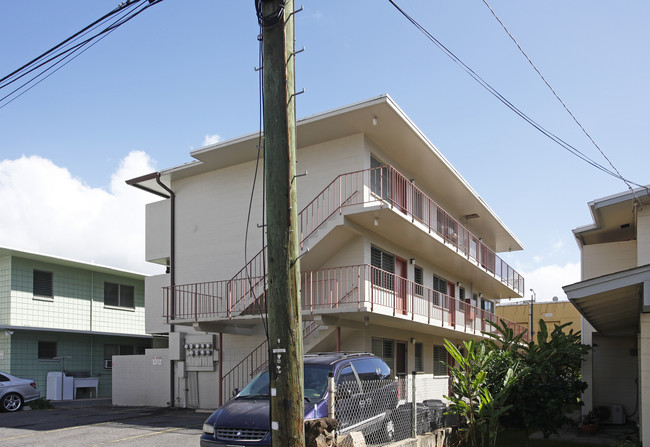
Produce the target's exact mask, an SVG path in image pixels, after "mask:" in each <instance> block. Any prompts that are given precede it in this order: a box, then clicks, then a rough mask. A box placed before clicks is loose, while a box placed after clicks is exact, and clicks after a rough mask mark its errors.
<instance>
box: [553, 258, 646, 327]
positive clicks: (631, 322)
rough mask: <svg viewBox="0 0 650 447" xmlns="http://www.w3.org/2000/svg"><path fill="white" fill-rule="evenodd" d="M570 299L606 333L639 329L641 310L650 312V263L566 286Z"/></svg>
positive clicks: (588, 319)
mask: <svg viewBox="0 0 650 447" xmlns="http://www.w3.org/2000/svg"><path fill="white" fill-rule="evenodd" d="M563 289H564V292H565V293H566V294H567V297H568V298H569V301H571V302H572V303H573V305H574V306H575V307H576V308H577V309H578V311H579V312H580V313H581V314H582V316H583V317H585V319H586V320H587V321H588V322H589V323H590V324H591V325H592V326H593V327H594V329H596V330H597V331H598V332H599V333H601V334H603V335H610V336H628V335H635V334H637V333H638V331H639V314H640V313H641V312H650V264H648V265H644V266H641V267H635V268H632V269H629V270H624V271H621V272H616V273H611V274H609V275H604V276H599V277H597V278H592V279H588V280H586V281H581V282H578V283H575V284H571V285H568V286H564V287H563Z"/></svg>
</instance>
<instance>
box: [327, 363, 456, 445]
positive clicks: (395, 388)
mask: <svg viewBox="0 0 650 447" xmlns="http://www.w3.org/2000/svg"><path fill="white" fill-rule="evenodd" d="M447 390H448V377H447V376H442V377H441V376H433V375H431V374H419V375H418V374H413V375H411V376H406V377H403V378H399V379H395V380H367V381H360V380H350V381H344V382H340V383H337V384H334V381H333V380H331V382H330V393H331V394H330V395H333V396H336V399H335V403H334V408H333V409H332V410H333V412H334V417H335V418H336V419H337V421H338V423H339V433H340V434H345V433H349V432H354V431H357V432H361V433H363V435H364V437H365V439H366V442H367V443H368V444H369V445H384V444H387V443H390V442H392V441H397V440H400V439H406V438H410V437H414V436H416V435H421V434H424V433H427V432H431V431H433V430H436V429H438V428H441V427H446V426H451V425H455V424H454V422H455V421H454V420H453V418H451V417H450V416H449V415H445V414H444V413H445V412H446V411H447V404H446V401H445V399H444V398H443V395H446V394H447Z"/></svg>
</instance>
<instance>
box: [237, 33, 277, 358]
mask: <svg viewBox="0 0 650 447" xmlns="http://www.w3.org/2000/svg"><path fill="white" fill-rule="evenodd" d="M257 40H258V42H259V51H258V54H259V61H258V63H259V68H258V83H259V85H258V89H259V133H258V139H257V160H256V162H255V173H254V176H253V185H252V187H251V195H250V199H249V203H248V216H247V218H246V232H245V235H244V265H248V263H249V261H248V232H249V228H250V220H251V214H252V209H253V197H254V195H255V185H256V184H257V176H258V170H259V165H260V157H261V154H262V150H263V149H264V136H263V128H264V67H263V63H264V45H263V42H262V27H261V26H260V34H259V35H258V39H257ZM265 160H266V158H265V157H262V250H265V248H266V239H265V235H266V222H265V219H266V209H265V205H266V177H265V172H266V167H265ZM251 268H252V266H251ZM262 270H263V272H262V282H263V285H262V290H263V291H264V294H265V296H266V297H267V299H265V300H264V302H265V308H264V309H263V308H262V306H261V304H260V302H259V297H257V296H255V286H254V284H253V280H252V278H251V272H250V269H249V268H247V269H246V278H247V280H248V285H249V293H250V295H251V296H252V297H253V302H254V303H255V305H256V307H257V310H258V312H259V314H260V318H261V319H262V325H263V327H264V334H265V336H266V340H267V342H268V340H269V329H268V294H267V293H266V290H267V283H266V280H267V277H266V276H267V272H266V256H265V253H264V252H263V251H262ZM265 313H266V315H267V316H266V317H265V316H264V314H265ZM269 346H270V343H269ZM270 358H271V357H270V355H269V359H270Z"/></svg>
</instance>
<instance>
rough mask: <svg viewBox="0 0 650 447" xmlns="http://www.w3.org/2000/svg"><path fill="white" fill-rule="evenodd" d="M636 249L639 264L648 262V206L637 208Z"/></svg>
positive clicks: (649, 213) (649, 229)
mask: <svg viewBox="0 0 650 447" xmlns="http://www.w3.org/2000/svg"><path fill="white" fill-rule="evenodd" d="M636 238H637V251H638V255H637V256H638V261H637V264H638V265H639V266H642V265H647V264H650V206H646V207H645V208H643V209H641V210H639V214H638V215H637V227H636Z"/></svg>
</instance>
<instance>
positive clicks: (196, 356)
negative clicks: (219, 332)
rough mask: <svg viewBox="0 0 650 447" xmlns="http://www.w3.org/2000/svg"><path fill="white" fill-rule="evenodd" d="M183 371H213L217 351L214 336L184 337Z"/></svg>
mask: <svg viewBox="0 0 650 447" xmlns="http://www.w3.org/2000/svg"><path fill="white" fill-rule="evenodd" d="M183 347H184V348H185V370H186V371H214V369H215V363H217V359H218V353H219V350H218V349H217V348H216V345H215V336H214V335H207V334H204V335H190V334H188V335H186V336H185V345H184V346H183Z"/></svg>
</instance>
